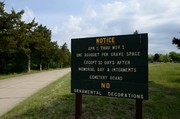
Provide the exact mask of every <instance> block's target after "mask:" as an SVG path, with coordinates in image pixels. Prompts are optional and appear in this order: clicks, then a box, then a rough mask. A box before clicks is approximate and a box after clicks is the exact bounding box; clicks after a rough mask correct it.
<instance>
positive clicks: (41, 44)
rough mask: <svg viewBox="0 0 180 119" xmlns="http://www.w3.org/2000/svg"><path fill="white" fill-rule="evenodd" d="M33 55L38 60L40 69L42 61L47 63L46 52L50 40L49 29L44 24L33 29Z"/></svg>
mask: <svg viewBox="0 0 180 119" xmlns="http://www.w3.org/2000/svg"><path fill="white" fill-rule="evenodd" d="M34 36H35V38H34V40H35V46H34V49H35V50H34V55H35V56H36V58H37V61H38V62H39V69H40V71H41V70H42V67H43V66H42V65H43V63H47V62H48V61H49V57H48V52H49V47H50V41H51V31H50V30H49V29H47V28H46V26H42V25H39V26H38V27H36V28H35V30H34Z"/></svg>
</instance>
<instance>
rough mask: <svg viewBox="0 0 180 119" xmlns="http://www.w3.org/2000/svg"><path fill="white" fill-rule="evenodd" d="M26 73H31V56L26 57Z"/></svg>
mask: <svg viewBox="0 0 180 119" xmlns="http://www.w3.org/2000/svg"><path fill="white" fill-rule="evenodd" d="M28 72H31V56H30V55H28Z"/></svg>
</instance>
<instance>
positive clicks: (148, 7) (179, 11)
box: [0, 0, 180, 54]
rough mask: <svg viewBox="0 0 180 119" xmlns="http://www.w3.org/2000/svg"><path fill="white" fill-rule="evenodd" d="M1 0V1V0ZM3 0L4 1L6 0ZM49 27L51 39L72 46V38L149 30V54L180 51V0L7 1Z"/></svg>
mask: <svg viewBox="0 0 180 119" xmlns="http://www.w3.org/2000/svg"><path fill="white" fill-rule="evenodd" d="M0 1H2V0H0ZM3 1H4V0H3ZM12 8H13V9H14V10H15V11H17V12H18V11H20V10H24V11H25V13H24V15H23V17H22V20H24V21H26V22H27V23H28V22H31V21H32V20H33V19H34V18H35V20H36V22H38V24H42V25H44V26H47V28H49V29H50V30H51V31H52V41H57V42H58V44H59V45H60V46H61V45H63V44H64V43H65V42H66V43H67V44H68V47H69V49H70V47H71V39H72V38H84V37H96V36H110V35H125V34H132V33H134V31H135V30H138V32H139V33H148V53H149V54H155V53H162V54H167V53H169V52H171V51H175V52H177V53H180V50H179V49H178V48H177V47H176V45H172V39H173V37H176V38H180V0H5V10H6V11H7V12H10V11H11V10H12Z"/></svg>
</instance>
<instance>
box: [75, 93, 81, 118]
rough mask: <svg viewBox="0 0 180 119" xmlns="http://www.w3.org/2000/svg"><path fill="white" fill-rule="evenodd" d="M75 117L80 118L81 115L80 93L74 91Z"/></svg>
mask: <svg viewBox="0 0 180 119" xmlns="http://www.w3.org/2000/svg"><path fill="white" fill-rule="evenodd" d="M75 106H76V107H75V108H76V109H75V119H81V115H82V94H79V93H76V104H75Z"/></svg>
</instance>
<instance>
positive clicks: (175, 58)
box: [169, 52, 180, 62]
mask: <svg viewBox="0 0 180 119" xmlns="http://www.w3.org/2000/svg"><path fill="white" fill-rule="evenodd" d="M169 56H170V58H171V59H172V61H175V62H180V54H178V53H176V52H170V53H169Z"/></svg>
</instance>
